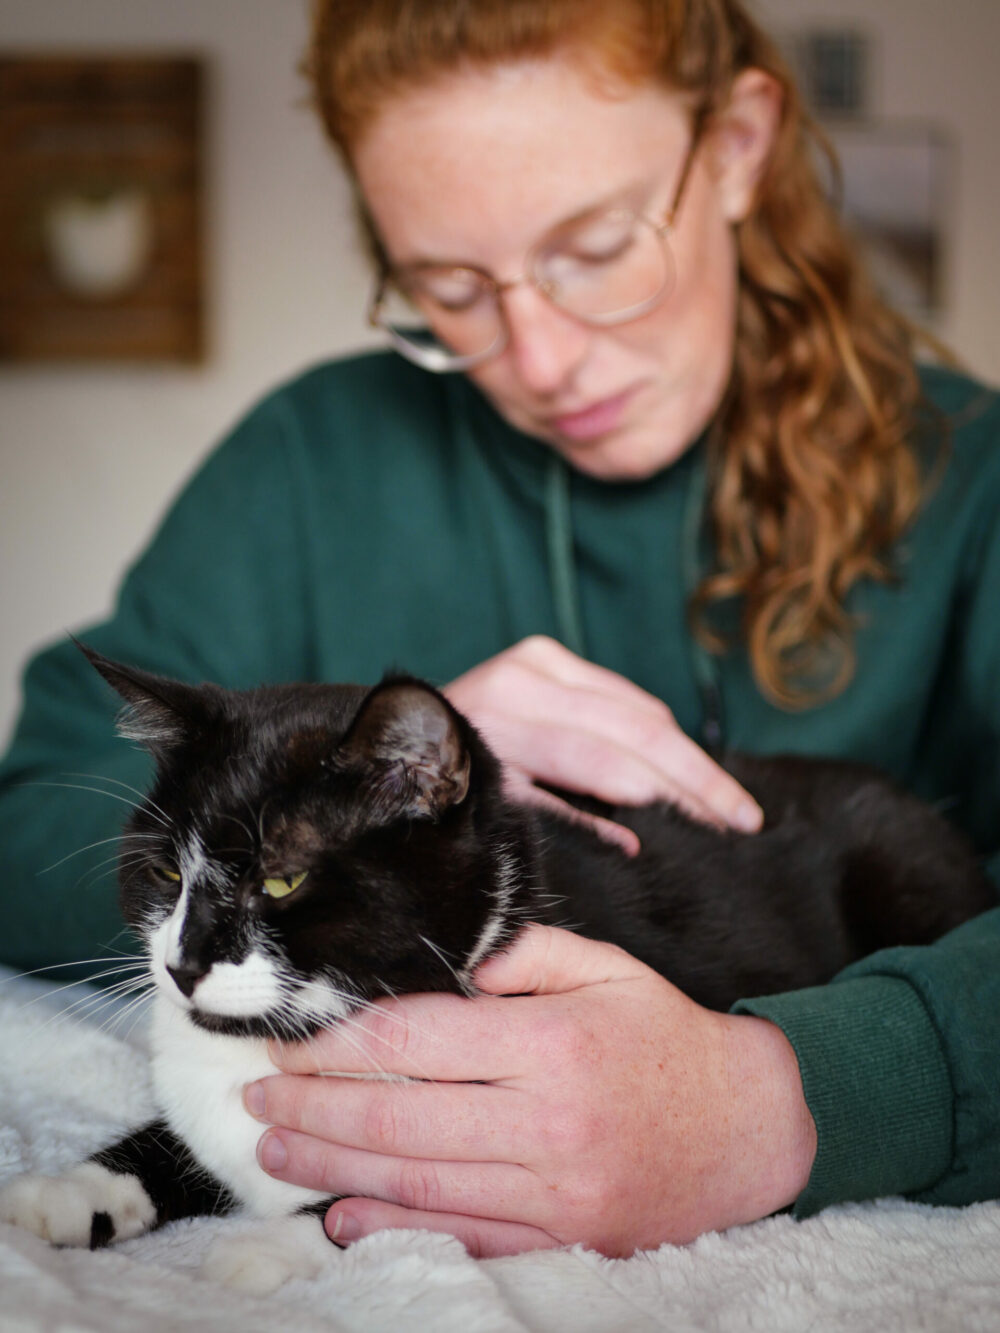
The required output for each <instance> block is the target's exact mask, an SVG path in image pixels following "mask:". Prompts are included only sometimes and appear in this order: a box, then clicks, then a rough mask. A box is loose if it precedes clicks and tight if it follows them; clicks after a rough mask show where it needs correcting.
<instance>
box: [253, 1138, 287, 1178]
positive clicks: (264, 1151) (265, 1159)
mask: <svg viewBox="0 0 1000 1333" xmlns="http://www.w3.org/2000/svg"><path fill="white" fill-rule="evenodd" d="M257 1161H258V1162H260V1164H261V1166H262V1167H263V1168H264V1170H265V1171H271V1172H274V1171H281V1170H283V1169H284V1167H285V1165H286V1163H287V1162H288V1152H287V1150H286V1148H285V1145H284V1144H283V1143H282V1141H281V1140H280V1139H279V1138H278V1136H277V1134H271V1133H268V1134H265V1135H264V1137H263V1138H262V1139H261V1141H260V1143H259V1144H258V1145H257Z"/></svg>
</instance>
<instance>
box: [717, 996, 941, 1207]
mask: <svg viewBox="0 0 1000 1333" xmlns="http://www.w3.org/2000/svg"><path fill="white" fill-rule="evenodd" d="M733 1013H743V1014H755V1015H757V1016H758V1017H759V1018H767V1019H770V1021H771V1022H772V1023H776V1024H777V1025H778V1027H780V1028H781V1029H782V1031H783V1032H784V1033H785V1035H786V1037H787V1038H788V1040H789V1041H790V1042H791V1043H792V1046H793V1048H794V1050H795V1054H796V1057H797V1058H798V1062H799V1069H800V1071H801V1074H802V1087H803V1090H804V1092H805V1097H806V1103H807V1104H808V1106H809V1110H810V1111H811V1113H812V1116H813V1119H814V1120H815V1122H816V1134H817V1149H816V1160H815V1162H814V1164H813V1169H812V1174H811V1175H810V1177H809V1182H808V1184H807V1185H806V1188H805V1189H804V1190H803V1192H802V1194H800V1195H799V1198H798V1199H797V1200H796V1203H795V1207H794V1213H795V1216H796V1217H800V1218H803V1217H811V1216H812V1214H813V1213H817V1212H819V1211H820V1209H821V1208H826V1207H828V1206H829V1205H830V1204H833V1203H843V1202H845V1201H846V1200H848V1199H875V1198H880V1197H882V1196H884V1195H889V1194H910V1193H913V1192H914V1191H917V1190H922V1189H926V1188H927V1187H928V1186H930V1185H932V1184H933V1183H934V1181H935V1180H937V1179H938V1178H939V1177H940V1176H941V1175H943V1174H944V1172H945V1171H947V1169H948V1167H949V1165H950V1162H951V1156H952V1141H953V1132H954V1127H953V1109H952V1104H953V1097H952V1088H951V1080H950V1078H949V1075H948V1066H947V1064H946V1062H945V1057H944V1052H943V1050H942V1048H941V1043H940V1041H939V1039H938V1036H937V1033H936V1032H935V1030H934V1026H933V1024H932V1023H931V1020H930V1017H929V1016H928V1013H927V1010H926V1009H925V1008H924V1005H923V1003H922V1001H921V1000H920V998H919V996H918V995H917V993H916V991H915V990H914V989H913V987H912V986H910V985H909V983H908V982H906V981H902V980H900V979H898V978H896V977H886V976H872V977H857V978H849V979H846V980H844V981H842V982H835V983H833V984H831V985H829V986H817V987H813V988H811V989H809V990H800V991H790V992H789V993H788V994H785V995H769V996H765V997H763V998H760V999H753V1000H740V1001H739V1002H738V1003H737V1004H736V1005H734V1006H733Z"/></svg>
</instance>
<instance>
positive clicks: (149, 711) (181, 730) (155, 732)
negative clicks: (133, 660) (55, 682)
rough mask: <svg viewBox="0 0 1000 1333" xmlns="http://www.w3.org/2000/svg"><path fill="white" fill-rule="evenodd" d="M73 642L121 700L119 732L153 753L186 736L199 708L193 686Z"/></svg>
mask: <svg viewBox="0 0 1000 1333" xmlns="http://www.w3.org/2000/svg"><path fill="white" fill-rule="evenodd" d="M74 643H76V645H77V647H78V648H79V649H80V651H81V652H82V653H83V655H84V657H86V659H87V661H88V662H90V664H91V666H93V667H94V669H95V670H96V671H98V672H100V674H101V675H102V676H103V677H104V679H105V680H106V681H107V682H108V684H109V685H110V686H111V688H112V689H113V690H115V691H116V692H117V693H118V694H120V695H121V697H122V698H123V699H124V700H125V707H124V708H123V709H122V711H121V712H120V713H119V715H118V719H117V722H116V726H117V729H118V734H119V735H120V736H123V737H125V739H126V740H132V741H139V743H140V744H142V745H145V746H146V748H147V749H149V750H151V751H152V752H153V753H154V754H156V755H158V754H162V753H163V752H164V751H166V750H170V749H173V748H174V747H175V746H176V745H179V744H181V742H182V741H184V740H186V739H187V738H188V736H190V734H191V732H192V730H193V729H194V727H195V722H196V718H197V716H198V714H199V712H200V710H199V708H198V702H197V700H198V692H197V690H196V689H195V687H194V686H191V685H184V684H182V683H181V682H180V681H177V680H169V679H168V678H167V677H166V676H156V675H154V674H153V673H152V672H151V671H140V670H139V668H138V667H131V666H125V665H124V664H123V663H121V662H114V661H112V659H111V658H110V657H104V656H103V655H102V654H101V653H98V652H96V651H95V650H94V649H93V648H90V647H88V645H87V644H85V643H80V641H79V640H78V639H75V640H74Z"/></svg>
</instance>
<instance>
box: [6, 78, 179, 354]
mask: <svg viewBox="0 0 1000 1333" xmlns="http://www.w3.org/2000/svg"><path fill="white" fill-rule="evenodd" d="M204 86H205V72H204V67H203V64H202V62H201V61H200V60H199V59H196V58H193V57H187V56H182V57H174V58H163V57H161V56H156V57H144V56H138V55H137V56H125V57H122V56H110V55H109V56H92V55H87V56H69V55H67V56H54V55H53V56H50V55H44V56H42V55H40V56H37V57H36V56H26V55H21V54H2V53H0V359H2V360H4V361H109V360H110V361H139V362H144V361H149V362H152V361H168V362H169V361H175V362H187V363H196V362H198V361H200V360H201V359H202V358H203V355H204V350H205V332H204V304H205V302H204V295H203V286H204V273H203V269H204V258H203V246H202V233H203V211H204V210H203V202H202V120H203V111H204Z"/></svg>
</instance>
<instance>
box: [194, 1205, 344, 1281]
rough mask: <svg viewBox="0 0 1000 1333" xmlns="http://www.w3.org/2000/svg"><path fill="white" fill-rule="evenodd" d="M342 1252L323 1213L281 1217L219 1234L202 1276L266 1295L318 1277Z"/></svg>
mask: <svg viewBox="0 0 1000 1333" xmlns="http://www.w3.org/2000/svg"><path fill="white" fill-rule="evenodd" d="M338 1253H339V1251H338V1250H337V1248H336V1246H335V1245H334V1244H333V1242H332V1241H330V1240H328V1239H327V1237H326V1233H325V1232H324V1230H323V1223H322V1222H321V1221H320V1219H319V1218H318V1217H312V1216H298V1217H281V1218H275V1219H274V1220H273V1221H267V1222H261V1223H259V1224H258V1225H256V1226H255V1227H254V1228H253V1230H252V1231H244V1232H241V1233H239V1234H238V1235H234V1236H220V1237H219V1238H218V1239H217V1240H215V1241H214V1242H213V1243H212V1245H211V1247H210V1248H209V1251H208V1254H207V1255H206V1257H205V1261H204V1263H203V1264H202V1267H201V1275H202V1277H207V1278H210V1279H211V1280H212V1281H213V1282H221V1283H222V1284H223V1285H224V1286H227V1287H235V1288H236V1289H237V1290H239V1291H245V1292H247V1293H248V1294H249V1295H253V1296H266V1295H267V1294H268V1293H269V1292H272V1291H277V1289H278V1288H279V1287H280V1286H283V1285H284V1283H286V1282H289V1281H290V1280H291V1279H292V1278H311V1277H315V1276H316V1275H317V1273H319V1272H321V1271H322V1270H323V1269H324V1268H325V1267H326V1266H327V1265H328V1264H329V1263H330V1262H331V1260H332V1259H333V1257H334V1256H335V1255H336V1254H338Z"/></svg>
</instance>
